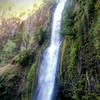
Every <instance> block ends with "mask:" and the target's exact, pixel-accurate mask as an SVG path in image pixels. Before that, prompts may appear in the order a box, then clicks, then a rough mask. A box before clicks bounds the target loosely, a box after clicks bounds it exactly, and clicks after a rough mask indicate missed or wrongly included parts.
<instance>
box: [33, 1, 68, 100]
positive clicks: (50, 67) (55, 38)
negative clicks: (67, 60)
mask: <svg viewBox="0 0 100 100" xmlns="http://www.w3.org/2000/svg"><path fill="white" fill-rule="evenodd" d="M66 1H67V0H60V1H59V3H58V5H57V7H56V9H55V12H54V16H53V25H52V34H51V42H50V46H49V47H48V48H47V49H46V50H45V52H44V54H43V59H42V62H41V65H40V70H39V78H38V84H37V88H36V93H35V96H34V99H33V100H52V97H53V92H54V87H55V79H56V73H57V61H58V55H59V49H60V44H61V39H60V29H61V19H62V12H63V9H64V6H65V3H66Z"/></svg>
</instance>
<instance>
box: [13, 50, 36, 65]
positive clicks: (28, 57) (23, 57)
mask: <svg viewBox="0 0 100 100" xmlns="http://www.w3.org/2000/svg"><path fill="white" fill-rule="evenodd" d="M14 59H15V62H16V63H17V64H19V65H21V66H23V67H25V66H29V65H31V64H32V62H33V61H34V59H35V53H34V52H32V51H31V50H24V51H21V52H20V53H19V54H18V55H17V56H16V57H15V58H14Z"/></svg>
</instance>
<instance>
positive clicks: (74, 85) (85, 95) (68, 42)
mask: <svg viewBox="0 0 100 100" xmlns="http://www.w3.org/2000/svg"><path fill="white" fill-rule="evenodd" d="M69 2H70V1H69ZM73 2H74V3H73V4H74V5H73V4H72V5H70V6H68V7H66V8H65V12H64V16H63V23H62V33H61V34H62V35H63V36H64V41H63V44H62V48H61V64H60V72H59V85H60V88H59V95H60V96H59V97H58V98H59V99H60V100H67V99H68V100H90V99H91V100H99V99H100V1H99V0H84V1H82V0H76V1H74V0H73ZM66 5H67V4H66Z"/></svg>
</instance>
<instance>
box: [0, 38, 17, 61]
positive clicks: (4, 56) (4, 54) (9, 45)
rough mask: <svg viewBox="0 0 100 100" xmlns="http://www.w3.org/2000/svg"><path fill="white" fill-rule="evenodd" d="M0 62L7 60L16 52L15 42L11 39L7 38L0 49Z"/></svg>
mask: <svg viewBox="0 0 100 100" xmlns="http://www.w3.org/2000/svg"><path fill="white" fill-rule="evenodd" d="M0 53H1V54H0V55H1V56H0V61H1V63H4V62H8V60H9V59H11V58H12V57H14V55H15V54H16V43H15V42H14V41H13V40H8V41H7V42H6V43H5V45H4V47H3V48H2V49H1V51H0Z"/></svg>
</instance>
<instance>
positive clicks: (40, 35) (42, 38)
mask: <svg viewBox="0 0 100 100" xmlns="http://www.w3.org/2000/svg"><path fill="white" fill-rule="evenodd" d="M36 38H37V41H38V43H39V45H40V46H41V45H42V44H43V43H44V41H45V39H46V31H45V30H44V28H43V27H39V28H38V30H37V32H36Z"/></svg>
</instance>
